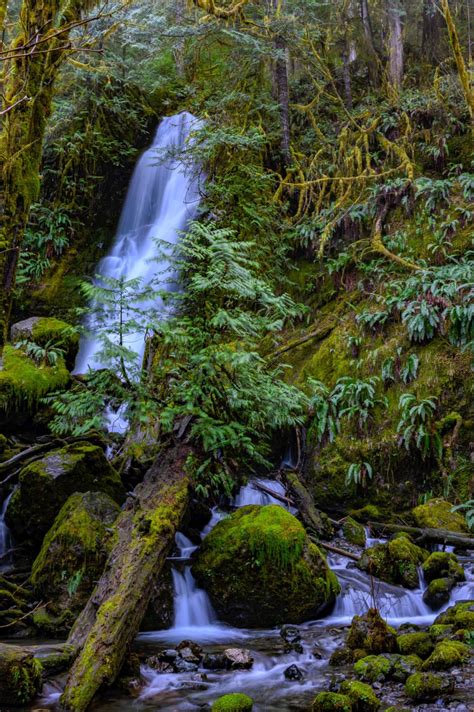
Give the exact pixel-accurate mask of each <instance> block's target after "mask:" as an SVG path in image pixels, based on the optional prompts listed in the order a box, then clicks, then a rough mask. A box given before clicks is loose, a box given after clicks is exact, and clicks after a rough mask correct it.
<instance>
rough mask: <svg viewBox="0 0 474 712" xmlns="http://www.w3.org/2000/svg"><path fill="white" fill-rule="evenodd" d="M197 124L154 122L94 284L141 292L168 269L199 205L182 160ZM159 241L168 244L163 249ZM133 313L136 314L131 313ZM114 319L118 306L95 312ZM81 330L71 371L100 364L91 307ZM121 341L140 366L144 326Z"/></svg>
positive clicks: (191, 169) (186, 118)
mask: <svg viewBox="0 0 474 712" xmlns="http://www.w3.org/2000/svg"><path fill="white" fill-rule="evenodd" d="M200 125H201V123H200V121H199V120H198V119H196V118H195V117H194V116H192V114H189V113H188V112H183V113H181V114H177V115H176V116H170V117H167V118H165V119H163V120H162V122H161V123H160V125H159V127H158V130H157V132H156V135H155V138H154V141H153V143H152V145H151V146H150V148H149V149H148V150H147V151H145V153H144V154H143V155H142V157H141V158H140V160H139V161H138V163H137V166H136V168H135V171H134V174H133V177H132V180H131V182H130V186H129V189H128V193H127V197H126V200H125V204H124V207H123V210H122V215H121V218H120V223H119V227H118V230H117V235H116V238H115V242H114V244H113V247H112V249H111V251H110V252H109V254H108V255H107V256H106V257H104V258H103V259H102V260H101V261H100V262H99V265H98V267H97V274H98V282H99V284H100V276H102V277H105V278H113V279H117V280H118V279H123V280H124V281H129V280H133V279H136V278H139V280H140V286H139V289H140V290H141V289H143V288H144V287H146V286H148V285H150V284H151V283H152V281H153V280H156V278H157V277H158V278H159V275H163V274H164V275H166V274H167V272H169V269H170V251H171V250H172V248H173V246H174V245H176V243H177V241H178V239H179V234H180V232H181V231H183V230H185V229H186V227H187V225H188V224H189V222H190V221H191V220H192V219H193V218H194V217H195V215H196V212H197V209H198V207H199V190H198V182H197V178H196V173H197V171H196V166H194V165H192V164H191V165H190V164H189V161H186V160H184V153H185V148H186V141H187V139H188V138H189V136H190V133H191V132H192V131H194V130H196V129H198V128H199V126H200ZM164 243H166V245H167V246H168V247H167V246H166V245H165V247H163V244H164ZM160 288H161V289H168V290H169V291H171V290H172V285H171V284H169V282H168V284H167V283H166V280H165V281H164V282H162V284H160ZM133 306H134V305H133V304H132V305H131V308H132V309H133ZM135 306H137V305H135ZM147 306H148V307H150V306H152V307H156V310H157V311H161V312H164V305H163V301H162V300H161V299H160V298H159V297H156V298H154V299H153V302H152V303H150V302H147V303H140V307H142V308H143V309H145V308H146V307H147ZM133 316H134V318H136V315H135V314H133ZM117 320H118V306H117V307H116V308H114V307H113V306H111V307H110V309H109V311H108V312H107V314H106V315H105V320H104V317H103V315H102V316H101V325H102V326H103V327H105V328H107V327H113V325H114V323H115V322H116V321H117ZM104 321H105V324H104ZM86 328H87V333H88V335H87V336H84V337H83V338H82V339H81V343H80V347H79V353H78V355H77V359H76V364H75V373H85V372H87V370H88V369H92V370H95V369H98V368H101V366H102V364H101V357H100V351H101V348H102V343H101V340H100V338H99V336H98V334H97V329H98V317H97V307H96V314H94V305H92V309H91V315H90V316H89V318H88V321H87V323H86ZM123 345H124V346H126V347H127V348H128V349H130V350H131V351H133V352H135V353H136V354H137V364H138V365H141V361H142V359H143V353H144V349H145V327H144V329H143V331H140V330H139V331H137V332H135V333H131V334H126V335H125V337H124V341H123Z"/></svg>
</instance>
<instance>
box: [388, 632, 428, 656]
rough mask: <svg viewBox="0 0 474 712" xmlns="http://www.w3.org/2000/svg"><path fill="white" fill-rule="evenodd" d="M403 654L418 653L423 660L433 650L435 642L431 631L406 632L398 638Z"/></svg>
mask: <svg viewBox="0 0 474 712" xmlns="http://www.w3.org/2000/svg"><path fill="white" fill-rule="evenodd" d="M397 645H398V649H399V651H400V653H401V654H402V655H418V657H420V658H422V659H423V660H424V659H425V658H427V657H428V656H429V655H431V653H432V652H433V648H434V643H433V641H432V640H431V637H430V635H429V633H405V634H404V635H399V636H398V638H397Z"/></svg>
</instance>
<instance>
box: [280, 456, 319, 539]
mask: <svg viewBox="0 0 474 712" xmlns="http://www.w3.org/2000/svg"><path fill="white" fill-rule="evenodd" d="M283 477H284V479H285V480H286V483H287V486H288V488H289V489H290V491H291V492H292V494H293V499H294V502H295V506H296V507H297V509H298V511H299V513H300V516H301V519H302V520H303V524H304V526H305V528H306V529H308V530H309V531H312V532H315V533H316V534H317V535H318V537H321V536H324V535H325V534H326V531H325V530H326V529H327V527H325V526H324V522H323V520H322V518H321V514H320V513H319V512H318V510H317V509H316V507H315V506H314V502H313V498H312V496H311V494H310V493H309V492H308V490H307V489H306V487H305V486H304V484H303V483H302V482H301V480H300V478H299V477H298V475H297V473H296V472H295V471H292V470H285V471H284V473H283Z"/></svg>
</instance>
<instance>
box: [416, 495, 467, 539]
mask: <svg viewBox="0 0 474 712" xmlns="http://www.w3.org/2000/svg"><path fill="white" fill-rule="evenodd" d="M452 507H453V505H452V504H451V503H450V502H446V501H445V500H444V499H431V500H430V501H429V502H427V503H426V504H420V506H419V507H415V509H414V510H413V512H412V514H413V519H414V520H415V523H416V525H417V526H419V527H430V528H433V529H448V530H449V531H451V532H466V531H467V527H466V522H465V520H464V517H463V516H462V515H461V514H459V512H452V511H451V509H452Z"/></svg>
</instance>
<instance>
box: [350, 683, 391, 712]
mask: <svg viewBox="0 0 474 712" xmlns="http://www.w3.org/2000/svg"><path fill="white" fill-rule="evenodd" d="M340 692H342V694H343V695H347V697H349V699H350V700H351V702H352V710H353V712H377V710H378V709H380V705H381V702H380V700H379V699H378V698H377V695H376V694H375V692H374V691H373V690H372V688H371V687H370V685H366V684H365V683H364V682H358V681H357V680H344V682H343V683H342V685H341V687H340Z"/></svg>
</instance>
